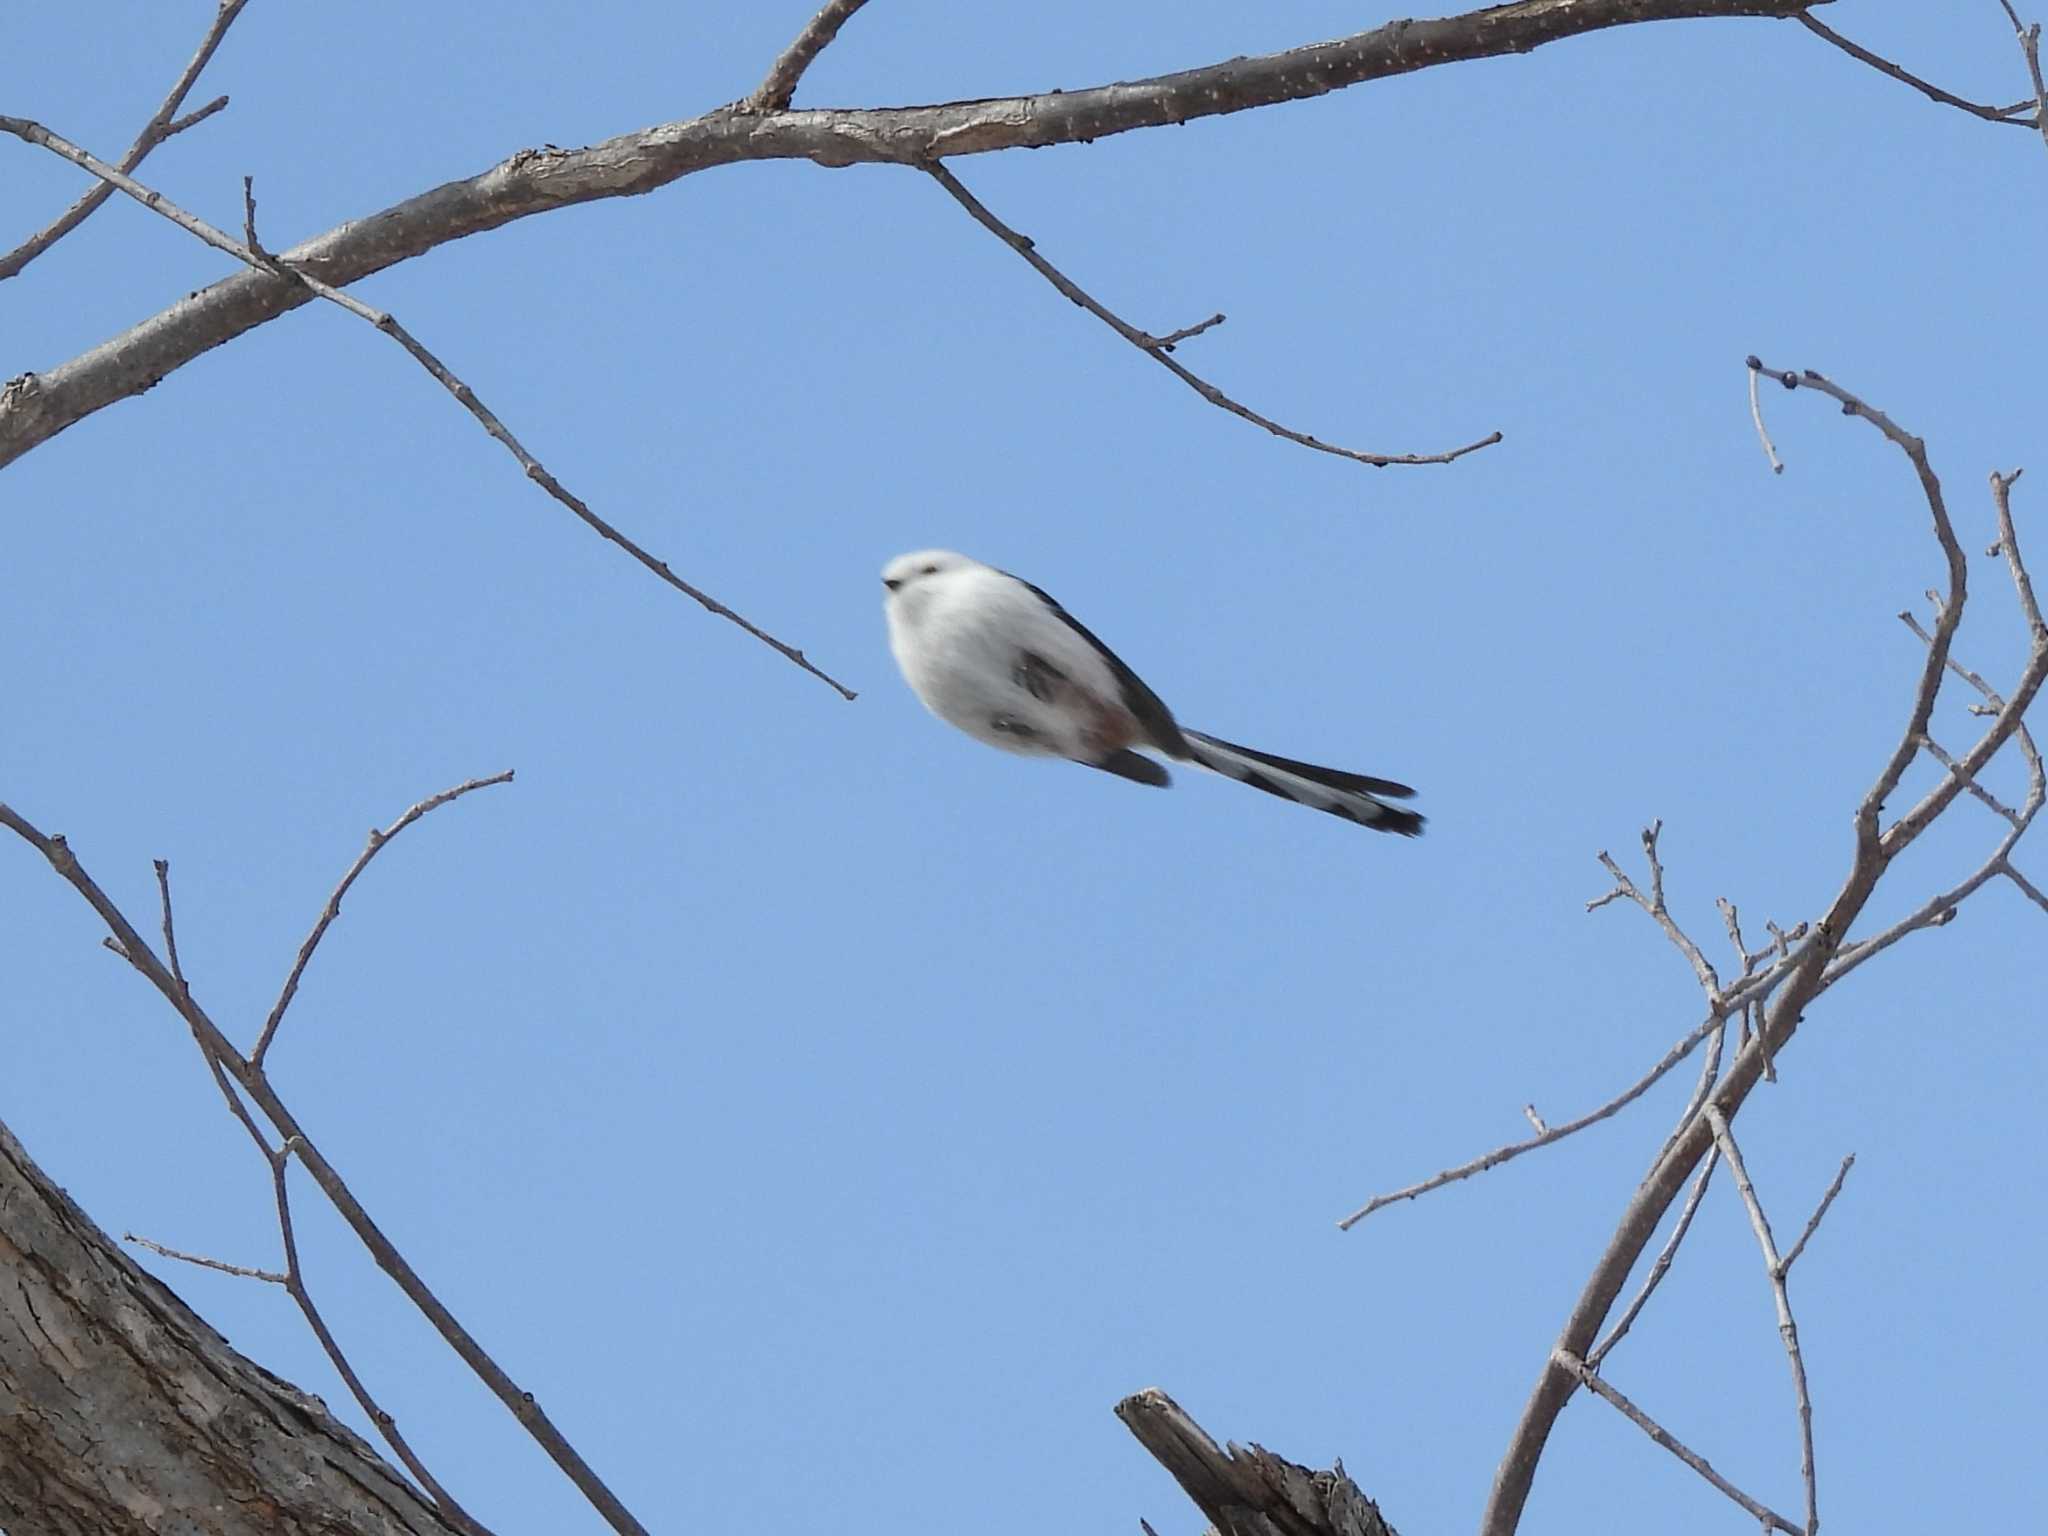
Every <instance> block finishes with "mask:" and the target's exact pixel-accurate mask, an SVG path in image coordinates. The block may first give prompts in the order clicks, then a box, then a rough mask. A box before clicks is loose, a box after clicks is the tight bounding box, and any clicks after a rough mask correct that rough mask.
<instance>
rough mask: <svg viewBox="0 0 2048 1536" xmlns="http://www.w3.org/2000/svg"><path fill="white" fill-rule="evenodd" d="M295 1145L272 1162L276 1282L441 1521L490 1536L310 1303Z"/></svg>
mask: <svg viewBox="0 0 2048 1536" xmlns="http://www.w3.org/2000/svg"><path fill="white" fill-rule="evenodd" d="M299 1147H300V1143H299V1141H298V1139H297V1138H296V1137H288V1138H287V1139H286V1141H285V1143H284V1145H283V1146H281V1147H279V1148H278V1149H277V1151H276V1152H275V1153H274V1154H273V1155H272V1157H271V1159H270V1182H271V1189H272V1192H273V1193H274V1194H275V1195H276V1197H277V1231H278V1236H279V1237H280V1238H281V1239H282V1240H283V1243H284V1265H285V1268H284V1273H283V1274H282V1275H280V1276H279V1277H278V1280H279V1283H280V1284H282V1285H283V1286H284V1288H285V1289H286V1290H287V1291H289V1292H290V1293H291V1298H292V1300H293V1301H294V1302H296V1303H297V1304H298V1308H299V1311H300V1313H301V1314H302V1315H303V1316H304V1317H305V1319H306V1326H307V1327H309V1328H311V1329H312V1330H313V1337H314V1338H316V1339H318V1340H319V1341H320V1347H321V1349H323V1350H325V1351H326V1353H327V1358H328V1360H329V1361H330V1362H331V1363H332V1364H333V1366H334V1369H335V1371H336V1373H337V1374H339V1375H340V1377H341V1379H342V1382H343V1384H344V1385H345V1386H347V1388H348V1390H349V1395H350V1396H351V1397H353V1398H354V1399H355V1400H356V1405H357V1406H358V1407H359V1408H361V1409H362V1410H363V1414H364V1416H365V1417H367V1418H368V1419H369V1421H370V1422H371V1423H372V1424H374V1425H376V1426H377V1432H378V1433H379V1434H380V1435H382V1436H383V1437H384V1443H385V1444H386V1445H389V1446H390V1447H391V1449H392V1450H393V1451H394V1452H396V1453H397V1456H398V1459H399V1460H400V1461H402V1462H404V1463H405V1470H406V1471H408V1472H410V1473H411V1474H412V1475H413V1479H414V1480H415V1481H416V1482H417V1483H418V1484H419V1485H420V1486H421V1487H422V1488H424V1489H426V1491H427V1496H428V1497H429V1498H431V1499H432V1500H433V1501H434V1503H435V1504H436V1505H437V1506H438V1507H439V1509H440V1511H441V1514H442V1515H443V1517H445V1518H446V1519H447V1520H448V1522H449V1523H450V1524H451V1525H454V1526H455V1527H456V1528H457V1529H458V1530H461V1531H464V1532H467V1533H468V1536H491V1533H490V1531H489V1529H488V1528H487V1527H485V1526H483V1525H481V1524H479V1523H478V1522H477V1520H476V1519H475V1518H473V1517H472V1516H471V1515H470V1513H469V1511H468V1510H466V1509H464V1508H463V1507H462V1506H461V1505H460V1504H459V1503H457V1502H456V1501H455V1498H454V1496H453V1495H452V1494H450V1493H449V1492H448V1490H447V1489H446V1488H443V1487H442V1486H441V1484H440V1483H439V1482H438V1481H437V1480H436V1479H435V1477H434V1474H433V1473H431V1472H429V1471H428V1470H427V1466H426V1463H425V1462H423V1461H421V1460H420V1458H419V1456H418V1454H417V1453H416V1452H415V1451H414V1450H413V1448H412V1445H411V1443H410V1442H409V1441H407V1440H406V1438H405V1436H404V1435H402V1434H400V1433H399V1429H398V1421H397V1420H396V1419H394V1418H392V1417H391V1415H390V1414H389V1413H387V1412H386V1411H385V1410H384V1409H383V1408H382V1407H381V1406H379V1404H378V1402H377V1400H376V1399H375V1398H373V1397H371V1396H370V1389H369V1388H368V1387H366V1386H364V1385H363V1379H362V1377H360V1376H358V1375H357V1374H356V1371H355V1367H354V1366H353V1365H351V1364H349V1359H348V1356H347V1355H345V1354H343V1353H342V1352H341V1344H340V1343H339V1341H337V1340H336V1339H335V1337H334V1333H333V1331H332V1330H331V1329H329V1328H328V1326H327V1320H326V1319H325V1318H323V1317H322V1316H321V1315H320V1309H319V1308H318V1307H317V1306H315V1305H314V1304H313V1293H312V1292H311V1291H309V1290H307V1289H306V1273H305V1270H304V1269H303V1268H301V1267H300V1264H299V1243H298V1238H297V1237H296V1236H295V1235H294V1233H293V1231H292V1202H291V1194H290V1190H289V1187H288V1182H287V1179H286V1175H287V1173H288V1172H289V1171H290V1168H291V1160H292V1153H293V1152H294V1151H296V1150H299Z"/></svg>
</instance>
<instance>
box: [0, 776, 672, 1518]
mask: <svg viewBox="0 0 2048 1536" xmlns="http://www.w3.org/2000/svg"><path fill="white" fill-rule="evenodd" d="M0 826H4V827H6V828H8V829H9V830H10V831H12V832H14V833H15V834H16V835H17V836H19V837H21V838H22V839H23V840H24V841H25V842H27V843H28V844H29V846H30V847H32V848H34V849H35V850H36V851H37V852H38V853H40V854H41V855H42V856H43V857H44V858H45V859H47V860H48V861H49V864H50V867H51V868H52V869H54V870H55V871H56V872H57V874H58V875H59V876H60V877H61V878H62V879H63V880H64V881H65V882H66V883H67V884H68V885H70V886H71V888H72V889H73V890H75V891H77V892H78V894H79V895H80V896H81V897H83V898H84V899H85V902H86V904H87V905H88V906H90V907H91V908H92V909H93V911H94V912H96V913H98V914H99V917H100V920H101V921H102V922H104V923H105V924H106V925H107V927H108V929H109V930H110V932H111V934H112V936H113V938H114V939H115V940H116V941H117V942H118V945H119V950H118V952H119V953H120V954H122V955H123V956H124V957H125V958H126V959H127V961H128V963H129V964H130V965H132V966H134V967H135V969H136V970H138V971H140V972H141V973H142V975H143V978H144V979H145V980H147V981H148V982H149V984H150V985H151V986H152V987H154V988H156V990H157V992H158V994H159V995H160V996H162V997H163V999H164V1000H165V1001H166V1002H168V1003H169V1004H170V1005H171V1007H172V1008H173V1009H174V1010H175V1011H176V1012H177V1013H178V1015H179V1017H181V1018H182V1019H184V1021H185V1022H186V1024H187V1025H188V1026H189V1027H190V1028H191V1030H192V1032H193V1034H194V1035H195V1036H197V1037H198V1040H199V1045H200V1049H201V1051H202V1052H204V1053H205V1055H206V1057H207V1059H208V1060H209V1061H211V1062H213V1063H214V1064H215V1065H216V1066H217V1067H224V1068H225V1069H226V1071H227V1072H228V1074H229V1075H230V1076H231V1077H233V1078H234V1080H235V1082H236V1083H237V1084H238V1085H240V1087H241V1088H242V1090H243V1091H244V1092H246V1093H247V1094H248V1095H249V1097H250V1098H251V1099H253V1100H254V1101H255V1102H256V1104H257V1106H258V1107H259V1108H261V1109H262V1111H263V1113H264V1115H265V1116H266V1117H267V1118H268V1119H269V1120H270V1123H271V1124H272V1125H274V1126H276V1127H277V1129H278V1131H279V1133H280V1134H281V1135H282V1136H283V1137H284V1138H285V1139H286V1140H287V1141H290V1142H291V1143H292V1149H293V1151H294V1152H295V1153H296V1154H297V1156H298V1158H299V1161H300V1162H302V1163H303V1164H305V1167H306V1171H307V1172H308V1173H310V1174H312V1175H313V1178H314V1181H315V1182H316V1183H318V1184H319V1186H320V1189H321V1192H322V1193H323V1194H325V1195H326V1196H327V1198H328V1200H329V1202H330V1203H331V1204H332V1205H333V1206H334V1208H335V1210H336V1211H337V1212H339V1213H340V1215H341V1218H342V1220H344V1221H345V1222H347V1223H348V1225H349V1229H350V1230H351V1231H353V1232H354V1233H355V1234H356V1237H357V1238H358V1239H359V1240H360V1241H361V1242H362V1244H363V1246H364V1247H365V1248H367V1249H369V1251H370V1254H371V1256H372V1257H373V1258H375V1259H376V1261H377V1265H378V1267H379V1268H381V1269H382V1270H383V1271H384V1272H385V1273H386V1274H388V1275H390V1276H391V1278H392V1280H393V1281H394V1282H396V1284H397V1285H398V1288H399V1289H400V1290H401V1291H403V1292H404V1293H405V1295H406V1299H407V1300H409V1301H410V1302H412V1304H413V1305H414V1306H415V1307H417V1308H418V1309H419V1311H420V1313H421V1314H422V1315H423V1316H424V1317H425V1318H426V1319H427V1321H428V1322H430V1323H431V1324H433V1326H434V1330H435V1331H436V1332H437V1333H439V1334H440V1335H441V1337H442V1339H443V1340H445V1341H446V1342H447V1344H448V1346H449V1348H451V1349H453V1350H454V1351H455V1353H456V1354H457V1355H458V1356H460V1357H461V1359H462V1362H463V1363H464V1364H465V1365H467V1366H468V1367H469V1368H470V1370H471V1371H473V1372H474V1373H475V1374H476V1376H477V1378H478V1379H479V1380H481V1381H482V1382H483V1383H484V1385H485V1386H487V1387H489V1388H490V1390H491V1395H492V1396H494V1397H496V1398H497V1399H498V1401H499V1402H500V1403H502V1404H504V1406H505V1408H506V1409H507V1411H509V1412H510V1413H511V1414H512V1416H513V1417H514V1418H515V1419H517V1420H518V1421H519V1424H520V1426H521V1427H522V1428H523V1429H525V1431H526V1432H527V1434H529V1435H530V1436H532V1437H533V1439H534V1441H535V1442H536V1443H537V1444H539V1445H540V1447H541V1448H542V1449H543V1450H544V1451H546V1452H547V1454H548V1457H549V1459H550V1460H552V1461H553V1462H554V1463H555V1465H556V1466H557V1467H559V1468H560V1469H561V1470H562V1472H563V1473H564V1474H565V1475H566V1476H567V1477H568V1478H569V1480H570V1481H571V1482H573V1483H574V1484H575V1485H576V1487H577V1490H578V1491H579V1492H581V1493H582V1494H583V1496H584V1498H585V1499H587V1500H588V1501H589V1502H590V1505H591V1507H592V1508H593V1509H595V1510H596V1511H597V1512H598V1513H599V1514H600V1515H601V1516H603V1518H604V1520H605V1523H606V1524H608V1525H609V1526H611V1528H612V1529H613V1530H614V1531H616V1532H618V1533H619V1536H647V1528H646V1527H645V1526H644V1525H642V1524H641V1523H640V1521H639V1520H637V1519H635V1518H634V1516H633V1513H632V1511H630V1510H628V1509H627V1508H626V1506H625V1505H624V1504H623V1503H621V1502H620V1500H619V1497H618V1495H617V1494H615V1493H613V1492H612V1491H611V1489H610V1488H609V1487H607V1486H606V1485H605V1482H604V1480H603V1479H602V1478H600V1477H599V1476H598V1475H597V1473H596V1471H595V1470H594V1469H593V1468H592V1467H591V1465H590V1464H589V1463H588V1462H587V1461H585V1460H584V1458H583V1456H582V1453H580V1452H579V1451H578V1450H577V1449H576V1447H575V1446H573V1445H571V1444H570V1443H569V1440H568V1437H567V1436H565V1435H564V1434H563V1433H562V1432H561V1430H560V1429H559V1428H557V1427H556V1425H555V1423H554V1421H553V1420H552V1419H550V1418H549V1417H548V1415H547V1413H546V1412H545V1410H543V1409H542V1407H541V1405H540V1403H539V1402H538V1401H537V1400H536V1399H535V1397H534V1395H533V1394H532V1393H531V1392H527V1391H523V1390H521V1388H520V1387H519V1385H518V1384H517V1383H516V1382H514V1381H513V1380H512V1378H511V1377H510V1376H508V1375H507V1374H506V1373H505V1370H504V1367H502V1366H500V1365H499V1364H498V1362H497V1361H496V1360H494V1359H493V1358H492V1357H491V1355H490V1353H489V1351H487V1350H486V1349H485V1348H484V1347H483V1346H482V1345H481V1344H479V1343H478V1342H477V1340H476V1338H475V1337H474V1336H473V1335H472V1334H471V1333H470V1332H469V1330H468V1329H466V1328H464V1327H463V1326H462V1324H461V1322H460V1321H459V1320H458V1319H457V1318H456V1316H455V1314H454V1313H453V1312H451V1311H449V1310H448V1307H447V1305H446V1304H445V1303H444V1302H443V1301H442V1300H441V1298H440V1297H438V1296H436V1295H435V1294H434V1292H433V1290H432V1288H431V1287H429V1286H428V1285H427V1283H426V1281H425V1280H423V1279H421V1278H420V1274H419V1271H417V1270H415V1269H414V1268H413V1267H412V1265H411V1263H410V1262H409V1261H408V1260H407V1259H406V1257H405V1255H404V1254H403V1253H401V1252H399V1250H398V1248H397V1246H396V1245H395V1244H394V1243H393V1242H392V1241H391V1239H390V1238H388V1237H386V1236H385V1235H384V1233H383V1231H382V1229H380V1228H379V1227H378V1226H377V1224H376V1222H374V1221H372V1220H371V1219H370V1213H369V1212H368V1211H366V1210H365V1209H364V1208H363V1205H362V1202H361V1201H360V1200H358V1199H357V1198H356V1196H355V1192H354V1191H353V1190H352V1189H350V1188H349V1187H348V1183H347V1181H346V1180H344V1179H343V1178H342V1177H341V1174H340V1172H339V1171H338V1170H337V1169H336V1168H335V1166H334V1165H333V1164H332V1163H330V1162H328V1161H327V1159H326V1157H325V1156H324V1155H323V1154H322V1153H321V1152H320V1150H319V1148H318V1147H316V1146H314V1145H313V1142H312V1140H311V1138H309V1137H308V1136H307V1135H306V1133H305V1130H304V1128H303V1127H302V1126H301V1125H300V1124H299V1121H298V1117H297V1116H295V1115H294V1114H293V1113H292V1112H291V1109H290V1108H289V1106H287V1105H286V1104H285V1102H284V1100H283V1099H282V1098H280V1097H279V1096H278V1094H277V1090H276V1089H275V1088H273V1087H272V1086H271V1083H270V1079H269V1077H268V1076H266V1075H265V1074H264V1073H263V1072H262V1071H261V1070H259V1069H258V1068H256V1067H254V1066H252V1065H251V1064H250V1063H249V1062H247V1061H245V1060H244V1059H243V1058H242V1056H241V1055H240V1053H239V1052H237V1051H236V1050H235V1047H234V1045H233V1044H232V1043H231V1042H230V1041H229V1040H228V1038H227V1036H226V1035H224V1034H222V1033H221V1031H220V1026H219V1025H217V1024H215V1023H214V1021H213V1019H212V1018H211V1017H210V1016H209V1015H208V1014H207V1012H206V1010H205V1009H204V1008H202V1007H200V1005H199V1002H198V999H197V998H195V997H193V996H192V995H191V994H190V993H189V992H187V991H186V990H184V989H183V988H181V987H179V985H178V983H177V979H176V978H175V977H173V976H172V975H171V973H170V971H169V970H168V969H166V968H165V966H164V963H163V962H162V961H161V960H159V959H158V958H157V956H156V952H155V951H154V950H152V949H151V948H150V947H149V941H148V940H147V939H145V938H143V936H142V935H141V934H140V933H138V932H137V931H136V929H135V925H134V924H133V923H131V922H129V921H128V918H127V915H126V914H125V913H123V912H122V911H121V909H120V908H119V907H118V906H116V905H115V904H114V902H113V900H112V899H111V898H109V897H108V895H107V893H106V892H105V891H104V890H102V889H101V888H100V885H99V883H98V882H97V881H96V880H94V879H93V878H92V876H91V875H90V874H88V873H87V872H86V869H85V866H84V865H82V864H81V863H80V862H79V860H78V855H77V854H75V853H73V852H72V850H71V845H70V844H69V843H68V842H66V841H65V840H64V838H63V836H62V835H61V834H57V833H52V834H49V835H45V834H44V833H42V832H40V831H38V830H37V829H36V827H35V826H34V825H33V824H31V823H30V822H29V821H28V820H26V819H25V818H24V817H22V816H21V815H20V814H19V813H17V812H16V811H15V810H14V809H13V808H12V807H10V806H8V805H6V804H5V803H4V802H0Z"/></svg>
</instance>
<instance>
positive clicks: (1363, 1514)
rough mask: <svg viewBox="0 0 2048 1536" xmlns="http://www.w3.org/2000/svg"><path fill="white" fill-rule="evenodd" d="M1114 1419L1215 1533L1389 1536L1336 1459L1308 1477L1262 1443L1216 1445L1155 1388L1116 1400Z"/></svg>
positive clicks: (1370, 1503)
mask: <svg viewBox="0 0 2048 1536" xmlns="http://www.w3.org/2000/svg"><path fill="white" fill-rule="evenodd" d="M1116 1416H1117V1417H1118V1418H1119V1419H1121V1420H1123V1423H1124V1427H1125V1428H1126V1429H1128V1430H1129V1431H1130V1432H1131V1434H1132V1435H1133V1436H1134V1437H1136V1439H1137V1441H1138V1443H1139V1444H1140V1445H1142V1446H1144V1447H1145V1449H1146V1450H1147V1451H1149V1452H1150V1453H1151V1455H1152V1458H1153V1459H1154V1460H1155V1461H1157V1462H1158V1463H1159V1464H1160V1466H1162V1467H1164V1468H1165V1469H1166V1470H1167V1471H1168V1472H1169V1473H1171V1474H1172V1475H1173V1480H1174V1481H1175V1482H1177V1483H1179V1484H1180V1486H1181V1491H1182V1492H1184V1493H1185V1494H1187V1496H1188V1497H1189V1498H1190V1499H1192V1500H1193V1501H1194V1502H1195V1505H1196V1507H1197V1508H1198V1509H1200V1510H1201V1511H1202V1513H1203V1514H1204V1515H1206V1516H1208V1517H1209V1520H1210V1522H1211V1524H1212V1525H1213V1526H1214V1527H1215V1530H1216V1532H1217V1536H1283V1533H1284V1536H1395V1532H1394V1528H1393V1527H1392V1526H1391V1525H1389V1524H1387V1521H1386V1517H1385V1516H1383V1515H1382V1514H1381V1513H1380V1511H1379V1506H1378V1505H1376V1504H1374V1503H1373V1501H1372V1500H1371V1499H1369V1498H1367V1497H1366V1496H1365V1495H1364V1494H1363V1493H1361V1492H1360V1491H1359V1489H1358V1485H1357V1484H1356V1483H1354V1482H1352V1481H1351V1479H1350V1477H1349V1476H1347V1475H1346V1474H1345V1471H1344V1464H1343V1463H1342V1462H1339V1463H1337V1465H1336V1466H1335V1467H1334V1468H1332V1469H1331V1470H1330V1471H1328V1472H1316V1471H1311V1470H1310V1469H1309V1468H1307V1467H1304V1466H1301V1465H1299V1464H1298V1463H1295V1462H1292V1461H1289V1460H1287V1459H1286V1458H1285V1457H1283V1456H1276V1455H1274V1454H1273V1453H1272V1452H1271V1451H1269V1450H1266V1449H1265V1448H1264V1447H1263V1446H1258V1445H1251V1446H1244V1447H1239V1446H1236V1445H1230V1446H1219V1445H1218V1444H1217V1443H1216V1442H1215V1440H1214V1439H1212V1438H1211V1437H1210V1435H1209V1433H1208V1431H1207V1430H1205V1429H1203V1428H1202V1426H1201V1425H1199V1424H1197V1423H1196V1422H1195V1421H1194V1420H1193V1419H1191V1418H1190V1417H1188V1415H1187V1412H1186V1411H1185V1410H1184V1409H1183V1408H1182V1407H1181V1406H1180V1404H1178V1403H1176V1402H1175V1401H1174V1400H1173V1399H1172V1398H1170V1397H1168V1396H1167V1395H1166V1394H1165V1393H1164V1392H1161V1391H1160V1390H1158V1388H1156V1387H1152V1388H1147V1389H1146V1390H1145V1391H1143V1392H1134V1393H1132V1394H1131V1395H1130V1396H1129V1397H1127V1398H1125V1399H1124V1400H1123V1401H1122V1402H1120V1403H1118V1404H1117V1405H1116ZM1145 1528H1146V1529H1147V1530H1148V1531H1149V1530H1150V1529H1151V1527H1150V1526H1146V1527H1145Z"/></svg>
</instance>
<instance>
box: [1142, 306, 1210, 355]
mask: <svg viewBox="0 0 2048 1536" xmlns="http://www.w3.org/2000/svg"><path fill="white" fill-rule="evenodd" d="M1226 318H1227V317H1226V316H1225V315H1224V313H1223V312H1222V311H1221V310H1218V311H1217V312H1216V313H1215V314H1213V315H1211V316H1210V317H1209V318H1208V319H1206V320H1197V321H1196V322H1195V323H1194V324H1193V325H1184V326H1182V327H1181V328H1180V329H1179V330H1177V331H1169V332H1167V333H1166V334H1165V335H1164V336H1154V337H1151V338H1150V339H1149V342H1148V345H1150V346H1151V347H1153V348H1154V349H1155V350H1157V351H1161V352H1171V351H1172V350H1173V349H1174V348H1175V347H1177V346H1179V345H1180V344H1181V343H1182V342H1184V341H1186V340H1187V339H1188V338H1189V337H1190V336H1199V335H1201V334H1202V332H1204V331H1206V330H1210V329H1212V328H1213V327H1215V326H1219V325H1221V324H1222V323H1223V322H1224V320H1225V319H1226Z"/></svg>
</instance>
